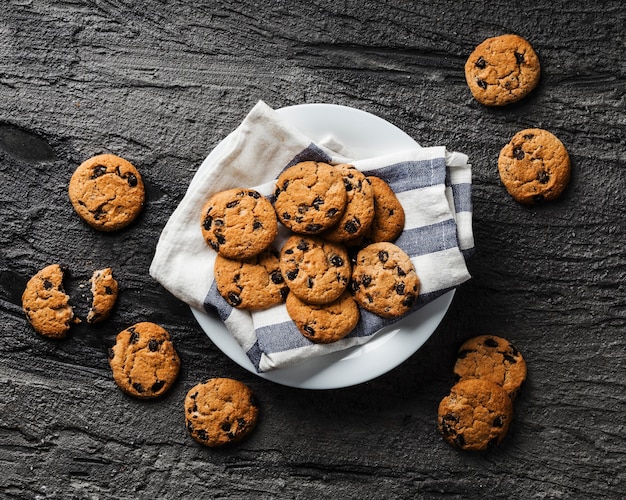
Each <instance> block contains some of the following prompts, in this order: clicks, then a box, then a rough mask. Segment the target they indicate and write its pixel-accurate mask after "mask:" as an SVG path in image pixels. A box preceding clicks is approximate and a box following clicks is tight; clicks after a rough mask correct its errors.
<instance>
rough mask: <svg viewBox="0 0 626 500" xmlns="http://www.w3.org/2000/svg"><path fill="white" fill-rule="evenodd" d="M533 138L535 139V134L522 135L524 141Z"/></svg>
mask: <svg viewBox="0 0 626 500" xmlns="http://www.w3.org/2000/svg"><path fill="white" fill-rule="evenodd" d="M533 137H535V134H524V139H526V140H530V139H532V138H533Z"/></svg>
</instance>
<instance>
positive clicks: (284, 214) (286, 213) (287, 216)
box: [283, 212, 291, 220]
mask: <svg viewBox="0 0 626 500" xmlns="http://www.w3.org/2000/svg"><path fill="white" fill-rule="evenodd" d="M290 219H291V214H289V212H283V220H290Z"/></svg>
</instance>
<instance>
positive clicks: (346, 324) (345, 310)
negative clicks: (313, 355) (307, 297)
mask: <svg viewBox="0 0 626 500" xmlns="http://www.w3.org/2000/svg"><path fill="white" fill-rule="evenodd" d="M286 306H287V312H288V313H289V317H290V318H291V319H292V320H293V322H294V323H295V324H296V326H297V327H298V330H300V333H302V335H304V336H305V337H306V338H307V339H309V340H310V341H312V342H315V343H316V344H329V343H331V342H335V341H337V340H340V339H342V338H343V337H345V336H346V335H348V334H349V333H350V332H351V331H352V330H354V327H355V326H356V325H357V323H358V322H359V318H360V313H359V307H358V306H357V304H356V301H355V300H354V298H353V297H352V295H350V292H348V291H347V290H346V291H345V292H344V293H343V294H342V295H341V297H339V298H338V299H337V300H335V301H334V302H331V303H329V304H319V305H316V304H307V303H305V302H302V301H301V300H300V299H299V298H298V297H297V296H296V295H295V294H293V293H290V294H289V295H288V296H287V302H286Z"/></svg>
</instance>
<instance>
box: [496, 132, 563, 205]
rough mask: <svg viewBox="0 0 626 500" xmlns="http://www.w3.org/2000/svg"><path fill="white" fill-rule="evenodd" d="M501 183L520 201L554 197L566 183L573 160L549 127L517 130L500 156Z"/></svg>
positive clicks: (528, 202) (526, 201)
mask: <svg viewBox="0 0 626 500" xmlns="http://www.w3.org/2000/svg"><path fill="white" fill-rule="evenodd" d="M498 172H499V173H500V179H501V180H502V184H504V187H505V188H506V190H507V191H508V192H509V194H510V195H511V196H512V197H513V198H514V199H515V200H516V201H518V202H520V203H524V204H532V203H534V202H536V201H542V200H553V199H555V198H557V197H558V196H559V195H560V194H561V193H562V192H563V190H564V189H565V188H566V187H567V184H568V183H569V180H570V172H571V164H570V159H569V154H568V153H567V150H566V149H565V146H564V145H563V143H562V142H561V141H560V140H559V139H558V138H557V137H556V136H555V135H553V134H551V133H550V132H548V131H547V130H543V129H538V128H529V129H525V130H520V131H519V132H518V133H516V134H515V135H514V136H513V138H512V139H511V140H510V141H509V143H508V144H507V145H506V146H504V147H503V148H502V150H501V151H500V156H499V157H498Z"/></svg>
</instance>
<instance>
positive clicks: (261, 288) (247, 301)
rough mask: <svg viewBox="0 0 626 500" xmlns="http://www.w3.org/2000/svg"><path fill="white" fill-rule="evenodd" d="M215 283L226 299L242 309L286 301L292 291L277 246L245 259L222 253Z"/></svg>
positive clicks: (252, 308) (262, 307)
mask: <svg viewBox="0 0 626 500" xmlns="http://www.w3.org/2000/svg"><path fill="white" fill-rule="evenodd" d="M215 284H216V285H217V291H218V292H219V293H220V295H221V296H222V297H224V299H225V300H226V302H228V303H229V304H230V305H231V306H233V307H236V308H238V309H248V310H260V309H266V308H268V307H270V306H273V305H275V304H279V303H281V302H283V301H284V300H285V299H286V297H287V294H288V293H289V288H288V287H287V285H286V284H285V280H284V279H283V275H282V274H281V272H280V266H279V264H278V252H277V251H276V250H275V249H274V248H270V249H269V250H266V251H264V252H263V253H261V254H259V255H256V256H254V257H250V258H249V259H244V260H235V259H227V258H226V257H222V256H221V255H218V256H217V258H216V259H215Z"/></svg>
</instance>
